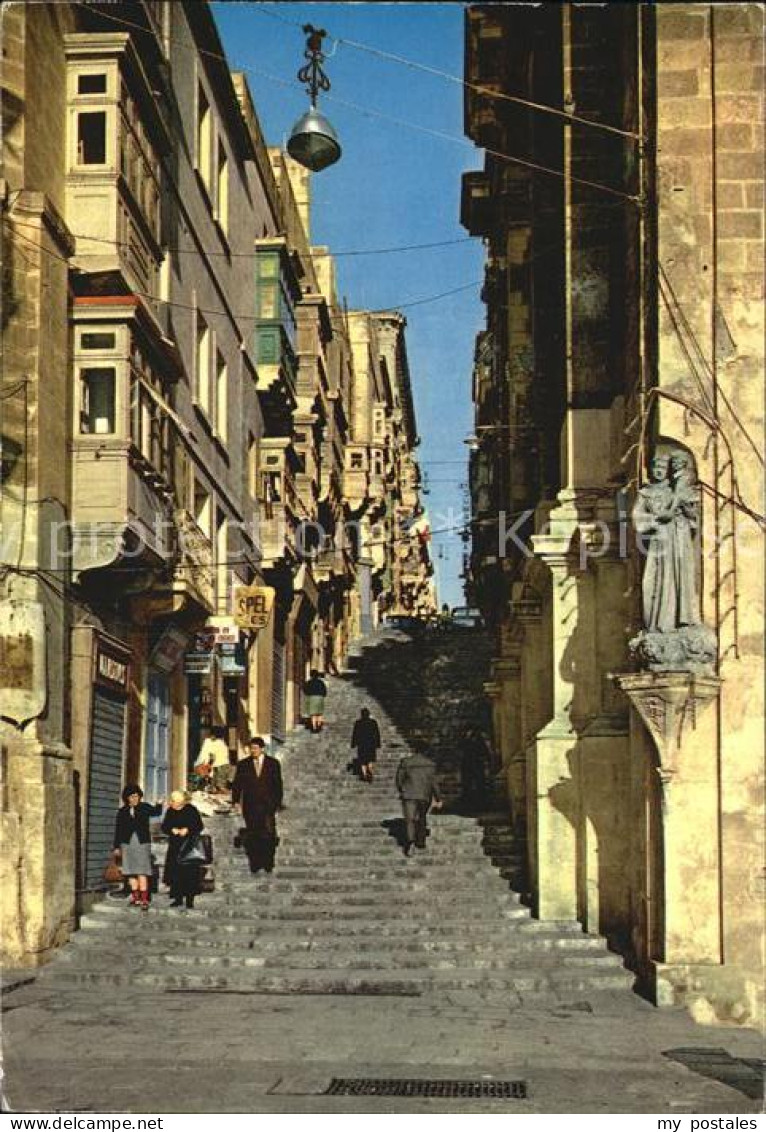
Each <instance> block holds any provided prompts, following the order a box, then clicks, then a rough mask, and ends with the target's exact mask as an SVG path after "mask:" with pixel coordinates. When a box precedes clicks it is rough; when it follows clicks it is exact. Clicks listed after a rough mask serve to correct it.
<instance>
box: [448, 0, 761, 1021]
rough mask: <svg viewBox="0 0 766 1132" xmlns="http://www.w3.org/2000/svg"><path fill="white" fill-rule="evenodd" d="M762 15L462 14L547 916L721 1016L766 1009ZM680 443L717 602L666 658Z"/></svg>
mask: <svg viewBox="0 0 766 1132" xmlns="http://www.w3.org/2000/svg"><path fill="white" fill-rule="evenodd" d="M763 20H764V11H763V7H762V6H760V5H756V4H731V5H726V6H718V5H713V6H703V5H694V4H673V5H649V4H646V5H624V4H616V5H607V6H601V7H598V6H596V7H593V6H588V5H578V4H563V5H538V6H527V7H525V6H523V5H477V6H474V7H471V8H470V9H468V11H467V13H466V73H465V78H466V81H467V84H468V85H467V86H466V93H465V115H466V131H467V133H468V135H469V136H470V137H471V138H472V139H473V140H474V141H475V142H476V144H477V145H478V146H480V147H484V148H485V149H486V157H485V163H484V168H483V169H482V170H481V171H480V172H475V173H474V172H472V173H468V174H466V175H465V176H464V178H463V198H462V219H463V223H464V225H465V226H466V227H467V229H468V230H469V231H470V232H471V234H473V235H475V236H477V237H481V238H482V239H483V240H484V241H485V245H486V249H487V265H486V279H485V284H484V290H483V297H484V300H485V302H486V305H487V327H486V330H484V331H483V332H482V333H481V334H480V335H479V337H478V340H477V344H476V357H475V368H474V400H475V405H476V427H475V431H476V438H477V439H476V445H475V451H474V452H473V454H472V460H471V489H472V499H473V530H474V536H473V547H472V557H471V569H470V573H471V578H470V595H471V596H470V600H471V601H472V603H476V604H478V605H480V606H481V608H482V610H483V612H484V614H485V616H486V617H487V619H488V621H489V622H490V624H491V626H492V628H493V630H494V635H495V659H494V664H493V675H492V681H491V683H490V685H489V686H488V691H489V693H490V695H491V697H492V702H493V705H494V723H495V741H496V744H497V746H498V749H499V750H500V752H501V753H502V758H503V763H504V766H505V771H506V775H507V781H508V790H509V798H510V805H511V810H512V817H513V822H514V826H515V829H516V831H517V833H518V835H519V838H520V839H522V840H523V842H524V843H525V844H526V849H527V857H528V866H529V886H530V890H531V894H532V902H533V907H534V910H535V913H536V914H537V915H538V916H539V917H540V918H541V919H543V920H545V919H552V920H571V921H579V922H580V924H582V926H583V928H584V929H585V930H586V931H588V932H595V933H602V934H603V935H605V936H606V937H607V939H608V940H609V942H610V944H611V945H612V946H613V947H614V948H615V949H617V950H619V951H621V952H622V953H623V954H624V955H625V957H626V960H627V962H628V963H629V965H630V966H631V967H632V968H633V969H634V970H635V971H636V973H637V975H638V977H639V986H640V987H642V988H643V989H644V991H645V993H647V994H649V995H650V996H651V997H653V998H654V1000H655V1001H656V1002H657V1003H672V1002H682V1003H685V1004H687V1005H688V1006H689V1008H690V1009H691V1010H692V1012H693V1014H694V1016H695V1017H697V1018H698V1019H700V1020H701V1021H705V1022H707V1021H721V1022H739V1023H742V1022H747V1023H752V1022H753V1021H754V1020H755V1019H756V1018H757V1017H758V1016H759V1014H760V1013H761V1011H762V991H763V917H762V906H763V895H764V891H763V876H762V864H763V828H764V827H763V802H764V790H763V787H764V783H763V600H762V599H763V571H764V559H763V543H762V538H763V524H764V520H763V516H762V515H761V514H760V512H762V510H763V498H764V493H763V486H764V485H763V427H764V419H763V389H764V381H763V262H764V233H763V202H764V198H763V184H764V181H763V178H764V160H763V82H762V71H761V70H760V69H759V64H760V63H761V62H762V55H763V34H764V27H763ZM671 452H676V453H679V454H680V455H679V457H678V458H679V460H680V461H681V462H682V463H685V464H686V465H687V466H688V468H689V473H688V478H689V479H690V480H696V479H698V487H696V488H694V489H693V492H692V494H690V496H689V499H690V500H691V502H690V504H689V506H690V508H691V511H690V515H691V516H692V517H691V519H690V520H689V521H690V522H691V523H692V524H693V522H694V512H695V508H696V503H695V502H694V493H695V492H697V493H699V498H700V500H701V504H700V529H699V539H696V540H694V539H692V540H691V541H690V542H688V543H687V544H686V546H687V550H686V552H685V553H686V566H687V567H688V569H689V570H691V574H692V576H693V575H694V573H695V571H696V581H694V586H695V587H696V588H697V589H698V590H699V591H700V595H701V602H700V607H699V610H698V611H696V610H694V611H693V612H692V614H690V612H689V610H688V609H685V610H684V611H682V612H678V613H675V614H674V616H676V623H675V624H676V628H674V627H673V626H671V627H670V628H669V629H667V628H662V629H661V630H658V631H657V632H656V633H655V635H654V638H652V639H651V640H649V641H648V642H647V641H646V639H645V637H646V634H643V635H642V627H643V629H647V628H648V629H651V625H649V626H648V627H647V621H646V598H644V602H643V605H644V612H643V615H642V593H641V587H642V576H643V572H644V568H645V562H646V560H647V557H648V556H647V554H646V553H642V551H641V547H640V545H639V538H638V534H639V532H638V531H637V528H636V527H635V525H634V524H633V523H632V521H631V518H630V516H631V513H632V511H633V508H634V506H635V504H636V500H637V498H638V496H637V493H638V491H639V489H643V488H644V486H645V485H646V483H647V481H648V479H649V476H650V469H649V465H650V463H651V461H652V459H653V458H654V457H655V456H660V457H663V455H664V456H665V457H667V455H668V454H669V453H671ZM652 474H654V475H655V476H658V477H660V478H661V475H662V474H663V472H662V468H660V469H659V471H657V470H655V472H654V473H652ZM661 490H670V488H667V489H666V488H665V487H663V488H662V489H661ZM674 490H675V491H676V492H677V491H678V488H676V489H674ZM642 498H643V497H642ZM673 521H674V522H675V520H673ZM691 546H695V547H696V551H695V554H696V562H694V561H692V560H691V557H690V554H691V552H690V551H689V547H691ZM700 548H701V549H700ZM687 574H688V571H687ZM658 584H661V585H664V586H665V587H667V586H668V585H671V586H673V585H675V586H678V585H679V584H680V583H679V581H678V578H677V577H676V578H675V580H674V581H672V582H669V580H668V578H667V577H665V579H664V581H662V582H660V583H658ZM684 584H685V585H686V586H687V587H688V586H689V585H691V582H690V581H689V580H688V576H687V578H686V579H685V581H684ZM697 615H699V617H700V618H701V621H702V622H703V624H704V625H706V626H708V627H709V629H710V630H712V633H713V635H714V639H715V642H716V647H715V650H714V652H715V655H714V656H713V655H712V654H711V656H710V658H709V660H710V663H709V664H708V663H707V660H708V658H707V657H706V656H705V654H704V649H705V647H706V645H705V644H704V642H705V640H706V630H704V629H698V630H695V632H697V643H698V644H700V648H701V649H702V652H701V653H700V654H699V655H698V656H696V657H694V656H692V655H691V653H690V648H691V645H690V644H688V640H690V639H691V638H690V637H689V635H688V633H687V630H686V629H685V628H684V626H688V625H689V624H691V621H693V620H694V619H695V618H696V616H697ZM690 617H691V621H690V620H689V618H690ZM693 635H694V634H692V636H693ZM687 638H688V640H687ZM635 639H638V641H639V645H634V646H633V647H632V648H631V646H630V641H631V640H635ZM642 640H644V645H640V642H641V641H642ZM685 641H686V642H687V643H684V642H685ZM700 642H701V643H700ZM650 645H651V647H652V648H653V649H655V652H654V654H653V655H652V656H648V655H647V652H646V649H647V648H649V646H650ZM671 645H672V646H673V648H674V649H676V653H675V654H674V655H675V660H673V659H671V658H670V646H671ZM641 648H644V653H643V654H642V653H641ZM663 649H664V650H666V652H665V654H664V656H665V657H666V659H664V660H663Z"/></svg>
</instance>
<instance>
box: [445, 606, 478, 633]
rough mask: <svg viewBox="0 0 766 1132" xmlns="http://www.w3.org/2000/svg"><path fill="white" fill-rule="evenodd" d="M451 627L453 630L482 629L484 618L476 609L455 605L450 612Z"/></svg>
mask: <svg viewBox="0 0 766 1132" xmlns="http://www.w3.org/2000/svg"><path fill="white" fill-rule="evenodd" d="M452 625H453V627H454V628H455V629H483V628H484V618H483V617H482V615H481V612H480V611H479V610H478V609H471V607H470V606H468V605H456V606H455V607H454V608H453V610H452Z"/></svg>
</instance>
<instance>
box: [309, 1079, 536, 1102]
mask: <svg viewBox="0 0 766 1132" xmlns="http://www.w3.org/2000/svg"><path fill="white" fill-rule="evenodd" d="M324 1095H325V1096H327V1097H460V1098H462V1099H472V1098H476V1099H477V1100H478V1099H480V1098H485V1097H489V1098H492V1097H498V1098H511V1099H512V1100H523V1099H524V1098H525V1097H526V1095H527V1083H526V1081H492V1080H480V1081H455V1080H441V1081H440V1080H428V1079H424V1078H383V1079H380V1078H375V1077H333V1079H332V1080H331V1081H330V1084H329V1086H328V1087H327V1088H326V1089H325V1092H324Z"/></svg>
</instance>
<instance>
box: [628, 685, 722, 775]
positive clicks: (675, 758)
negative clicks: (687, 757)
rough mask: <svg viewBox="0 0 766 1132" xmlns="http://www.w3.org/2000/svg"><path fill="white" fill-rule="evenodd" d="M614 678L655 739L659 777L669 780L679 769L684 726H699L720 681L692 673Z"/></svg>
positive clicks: (716, 694)
mask: <svg viewBox="0 0 766 1132" xmlns="http://www.w3.org/2000/svg"><path fill="white" fill-rule="evenodd" d="M614 679H615V683H616V684H617V686H618V688H620V689H621V690H622V691H623V692H624V693H625V695H626V696H627V697H628V699H629V700H630V702H631V704H632V705H633V707H634V708H635V709H636V712H637V713H638V715H639V716H640V717H641V719H642V720H643V722H644V724H645V726H646V729H647V730H648V732H649V734H650V735H651V736H652V738H653V739H654V742H655V744H656V747H657V752H658V754H659V767H658V771H659V775H660V778H661V779H662V780H663V781H664V782H669V781H670V780H672V778H673V776H674V775H675V774H676V772H677V771H678V769H679V758H680V755H681V745H682V739H683V735H684V731H685V729H686V728H687V727H691V728H695V727H696V726H697V719H698V717H699V715H700V714H701V713H702V712H703V711H704V710H705V708H706V707H707V706H708V704H710V703H712V701H713V700H714V699H716V697H717V696H718V695H719V693H720V690H721V680H720V679H719V678H718V677H717V676H704V675H695V674H692V673H689V672H631V673H625V674H623V675H619V676H615V678H614Z"/></svg>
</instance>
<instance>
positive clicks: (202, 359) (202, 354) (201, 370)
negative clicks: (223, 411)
mask: <svg viewBox="0 0 766 1132" xmlns="http://www.w3.org/2000/svg"><path fill="white" fill-rule="evenodd" d="M195 380H196V401H197V404H198V405H199V406H200V408H201V409H202V410H203V411H204V412H205V413H209V412H210V327H209V326H208V324H207V323H206V322H205V320H204V318H203V317H202V315H201V314H200V313H199V312H197V349H196V356H195Z"/></svg>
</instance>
